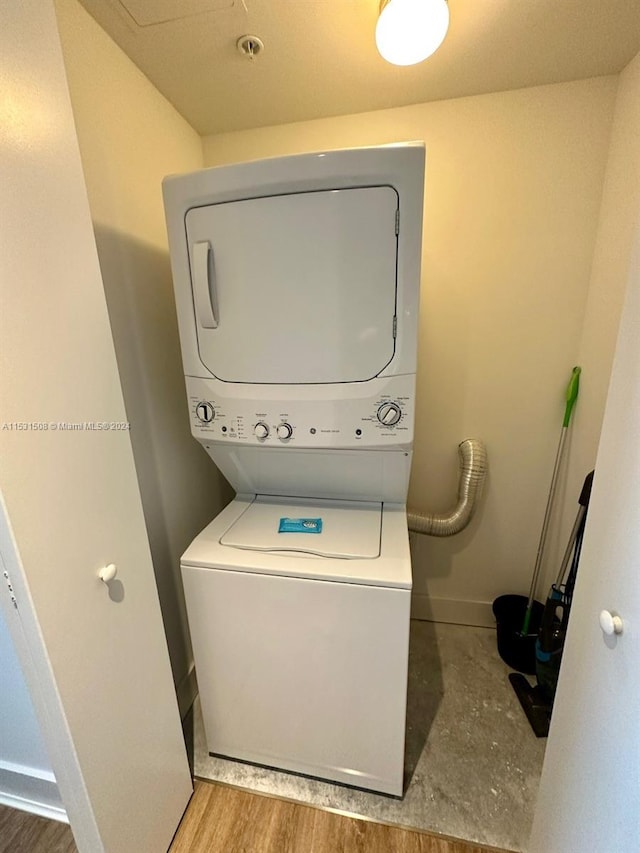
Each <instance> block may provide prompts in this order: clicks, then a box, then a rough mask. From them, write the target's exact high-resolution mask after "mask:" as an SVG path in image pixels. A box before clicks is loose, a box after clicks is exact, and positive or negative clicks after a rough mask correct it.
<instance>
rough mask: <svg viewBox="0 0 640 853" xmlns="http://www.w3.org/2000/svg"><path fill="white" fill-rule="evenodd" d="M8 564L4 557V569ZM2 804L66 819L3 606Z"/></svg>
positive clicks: (0, 659)
mask: <svg viewBox="0 0 640 853" xmlns="http://www.w3.org/2000/svg"><path fill="white" fill-rule="evenodd" d="M3 570H4V564H3V562H2V559H1V558H0V571H3ZM0 803H4V804H5V805H9V806H13V807H16V808H23V809H26V810H29V811H35V812H37V813H39V814H43V815H46V816H48V817H57V818H58V819H64V818H65V817H66V814H65V812H64V809H63V807H62V800H61V799H60V793H59V791H58V787H57V785H56V781H55V775H54V773H53V771H52V769H51V761H50V760H49V756H48V754H47V750H46V747H45V745H44V741H43V739H42V733H41V731H40V726H39V725H38V721H37V719H36V715H35V711H34V708H33V703H32V701H31V696H30V695H29V691H28V689H27V684H26V682H25V680H24V675H23V674H22V669H21V668H20V663H19V661H18V657H17V655H16V651H15V649H14V646H13V642H12V640H11V635H10V634H9V629H8V626H7V623H6V621H5V617H4V613H3V611H2V609H0Z"/></svg>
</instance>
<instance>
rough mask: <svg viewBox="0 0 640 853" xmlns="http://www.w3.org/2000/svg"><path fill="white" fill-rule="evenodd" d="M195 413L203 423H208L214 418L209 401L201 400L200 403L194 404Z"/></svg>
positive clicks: (214, 414)
mask: <svg viewBox="0 0 640 853" xmlns="http://www.w3.org/2000/svg"><path fill="white" fill-rule="evenodd" d="M196 415H197V416H198V419H199V420H200V421H202V423H203V424H210V423H211V421H212V420H213V419H214V418H215V416H216V413H215V411H214V409H213V406H212V405H211V403H209V402H207V401H206V400H203V401H202V403H198V405H197V406H196Z"/></svg>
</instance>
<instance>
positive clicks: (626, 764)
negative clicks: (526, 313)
mask: <svg viewBox="0 0 640 853" xmlns="http://www.w3.org/2000/svg"><path fill="white" fill-rule="evenodd" d="M638 140H640V56H637V57H636V58H635V59H634V60H633V61H632V62H631V64H630V65H629V66H628V67H627V68H626V69H625V70H624V71H623V73H622V74H621V75H620V84H619V88H618V97H617V101H616V112H615V119H614V129H613V137H612V141H611V150H610V156H609V163H608V166H607V178H606V182H605V192H604V197H603V203H602V214H601V220H600V228H599V232H598V242H597V247H596V257H595V263H594V287H593V301H594V303H595V304H594V306H593V308H592V313H593V314H594V315H595V314H596V313H597V312H598V306H599V311H600V313H602V315H603V325H604V327H605V328H606V327H607V325H609V324H613V323H614V321H615V317H612V316H611V315H612V311H611V309H610V308H609V306H608V295H609V293H610V292H613V293H614V294H617V293H618V292H619V291H620V290H621V289H624V286H625V284H626V283H627V282H628V290H627V297H626V302H625V305H624V310H623V313H622V321H621V324H620V335H619V339H618V345H617V349H616V354H615V361H614V365H613V373H612V376H611V387H610V390H609V395H608V399H607V408H606V413H605V417H604V424H603V427H602V441H601V442H600V446H599V448H598V457H597V463H596V476H595V480H594V487H593V499H592V502H591V507H590V510H589V517H588V522H587V528H586V532H585V540H584V548H583V551H582V557H581V562H580V571H579V573H578V580H577V584H576V590H575V597H574V601H573V605H572V612H571V620H570V623H569V631H568V634H567V642H566V646H565V650H564V655H563V660H562V667H561V671H560V680H559V683H558V692H557V695H556V700H555V704H554V711H553V719H552V722H551V731H550V737H549V744H548V747H547V751H546V754H545V762H544V768H543V772H542V779H541V783H540V792H539V797H538V807H537V812H536V817H535V821H534V826H533V832H532V838H531V844H530V849H531V851H532V853H568V851H571V853H573V851H581V850H598V851H600V850H603V851H604V850H610V851H615V853H635V851H637V850H638V839H639V838H640V776H639V767H640V726H639V725H638V707H639V706H640V668H639V667H638V656H639V651H640V631H639V630H638V626H639V625H640V583H639V579H638V566H639V565H640V512H639V507H640V481H639V478H638V473H639V471H640V445H639V443H638V434H639V432H640V145H639V144H638ZM583 340H584V344H585V347H587V345H588V347H589V348H588V350H586V351H588V353H589V355H590V356H595V355H596V354H597V353H598V351H599V350H598V345H599V344H600V343H601V339H600V336H599V335H598V324H597V323H596V322H595V321H593V322H592V324H589V323H588V324H586V325H585V336H584V339H583ZM600 351H602V348H600ZM609 363H610V353H609V351H608V347H607V349H606V350H604V351H603V364H602V369H603V371H606V368H607V367H608V365H609ZM605 384H606V376H604V377H603V378H602V382H601V385H600V386H596V388H595V389H594V391H593V394H590V397H589V399H591V397H593V398H595V397H596V394H598V395H599V394H600V393H602V392H603V389H602V386H604V385H605ZM578 449H579V450H580V451H582V448H578V447H577V448H576V450H578ZM603 609H608V610H610V611H612V612H614V613H617V614H619V615H620V617H621V618H622V620H623V624H624V631H623V633H622V635H621V636H618V637H609V638H605V637H603V635H602V632H601V630H600V626H599V624H598V614H599V612H600V611H601V610H603Z"/></svg>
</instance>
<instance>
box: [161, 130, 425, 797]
mask: <svg viewBox="0 0 640 853" xmlns="http://www.w3.org/2000/svg"><path fill="white" fill-rule="evenodd" d="M423 185H424V147H423V146H422V144H419V143H411V144H402V145H390V146H383V147H378V148H365V149H352V150H344V151H331V152H326V153H320V154H311V155H300V156H295V157H285V158H278V159H271V160H265V161H260V162H252V163H246V164H241V165H234V166H225V167H220V168H213V169H207V170H205V171H202V172H198V173H194V174H190V175H185V176H178V177H170V178H167V179H166V180H165V182H164V187H163V189H164V199H165V209H166V216H167V223H168V232H169V245H170V252H171V262H172V268H173V278H174V286H175V294H176V305H177V312H178V322H179V329H180V339H181V345H182V356H183V363H184V372H185V382H186V388H187V398H188V406H189V416H190V421H191V429H192V433H193V436H194V437H195V438H196V439H197V440H198V441H199V442H200V443H201V444H202V445H203V446H204V448H205V449H206V451H207V452H208V453H209V455H210V456H211V458H212V459H213V460H214V462H215V463H216V465H217V466H218V468H219V469H220V471H221V472H222V473H223V474H224V475H225V477H226V478H227V479H228V481H229V482H230V483H231V485H232V486H233V487H234V489H235V490H236V492H237V497H236V498H235V500H233V501H232V502H231V504H230V505H229V506H227V507H226V509H224V510H223V511H222V512H221V513H220V514H219V515H218V516H217V518H215V519H214V520H213V521H212V522H211V523H210V524H209V526H208V527H207V528H205V530H204V531H203V532H202V533H201V534H200V535H199V536H198V537H197V538H196V539H195V541H194V542H193V543H192V544H191V545H190V547H189V548H188V549H187V551H186V552H185V554H184V556H183V557H182V561H181V567H182V577H183V581H184V589H185V596H186V603H187V613H188V618H189V626H190V631H191V637H192V641H193V651H194V658H195V664H196V671H197V675H198V684H199V689H200V697H201V705H202V713H203V719H204V728H205V733H206V740H207V747H208V750H209V752H210V753H212V754H216V755H222V756H227V757H231V758H234V759H239V760H243V761H248V762H253V763H258V764H262V765H268V766H271V767H276V768H280V769H283V770H287V771H293V772H296V773H303V774H308V775H311V776H316V777H321V778H323V779H329V780H332V781H336V782H340V783H343V784H349V785H354V786H357V787H361V788H367V789H371V790H374V791H381V792H385V793H388V794H394V795H397V796H399V795H402V792H403V764H404V738H405V713H406V693H407V663H408V644H409V611H410V597H411V561H410V556H409V542H408V532H407V519H406V507H405V502H406V497H407V489H408V483H409V471H410V466H411V450H412V443H413V421H414V408H415V371H416V347H417V320H418V298H419V286H420V258H421V240H422V206H423Z"/></svg>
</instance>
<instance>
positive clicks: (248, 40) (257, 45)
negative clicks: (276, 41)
mask: <svg viewBox="0 0 640 853" xmlns="http://www.w3.org/2000/svg"><path fill="white" fill-rule="evenodd" d="M236 47H237V48H238V52H239V53H241V54H242V55H243V56H246V57H247V59H255V58H256V56H257V55H258V54H259V53H261V52H262V51H263V50H264V43H263V41H262V39H259V38H258V36H250V35H247V36H240V38H239V39H238V41H237V42H236Z"/></svg>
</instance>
